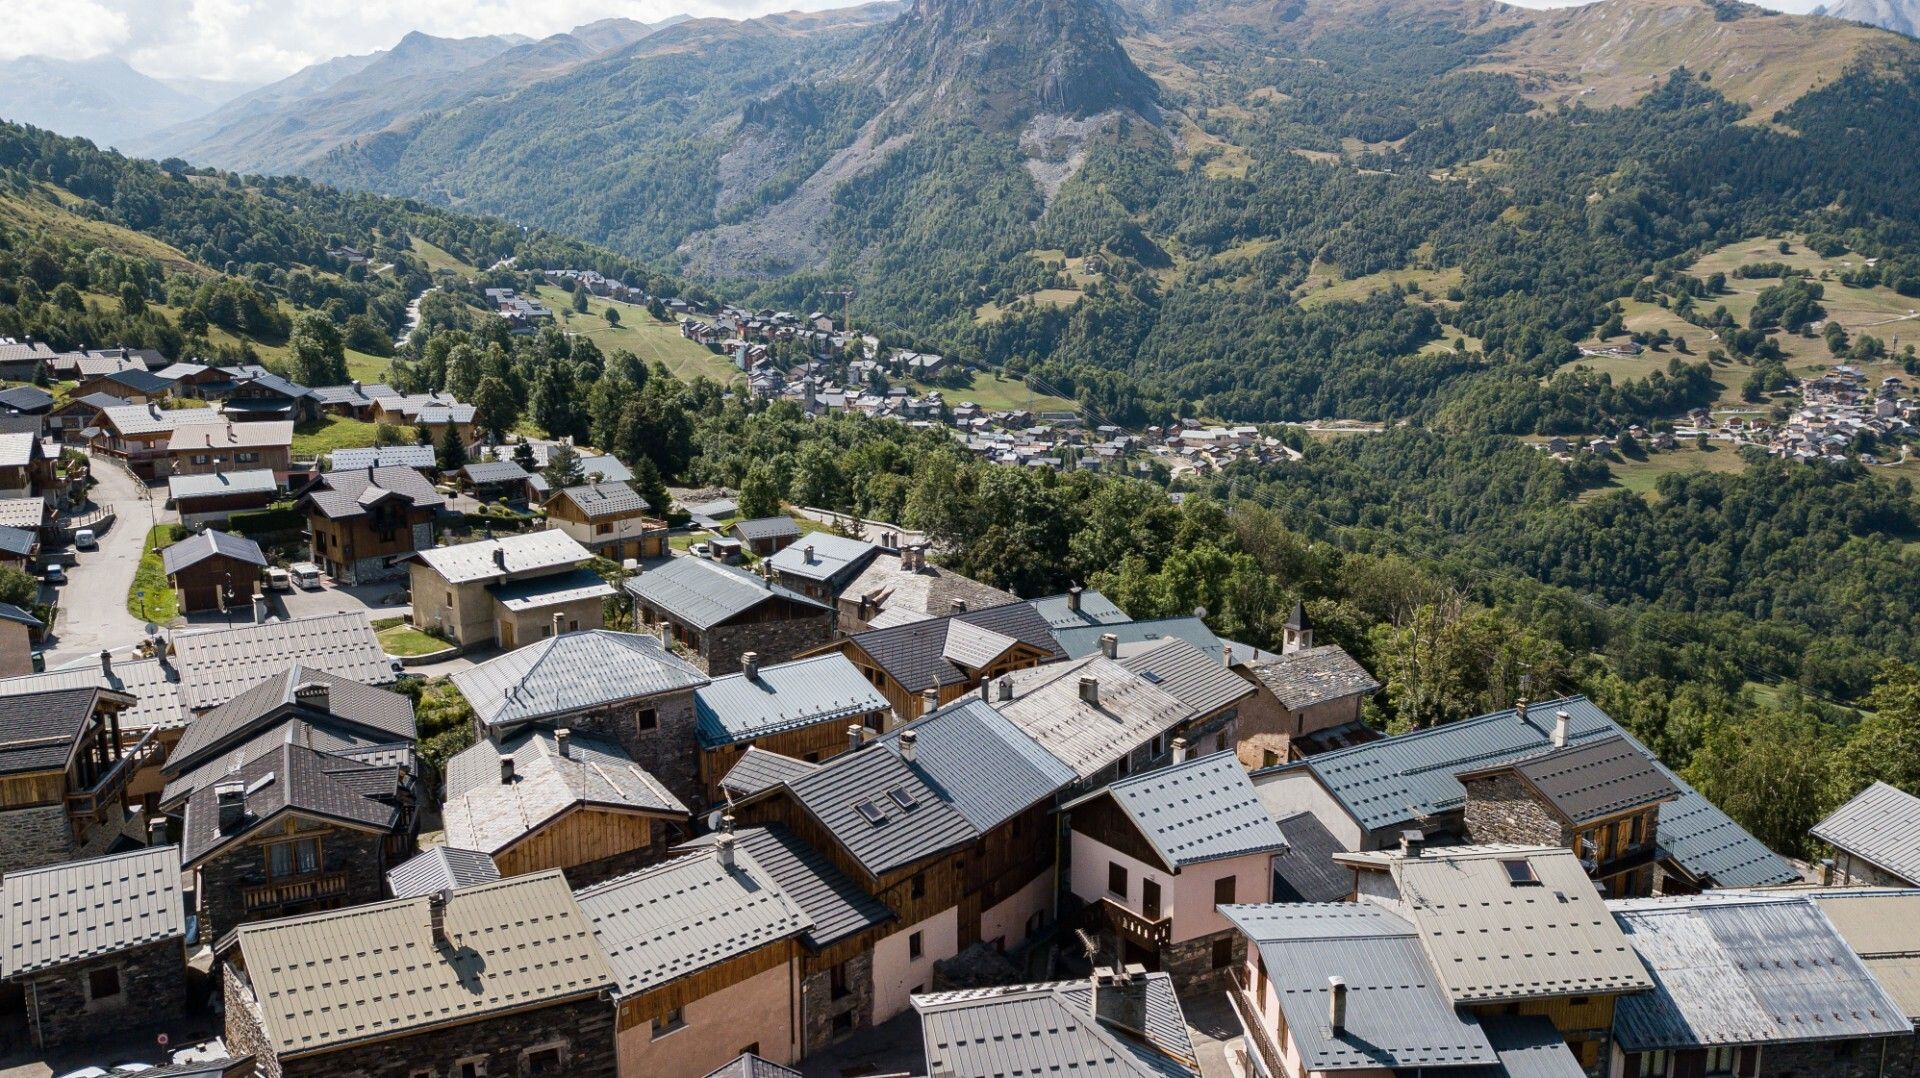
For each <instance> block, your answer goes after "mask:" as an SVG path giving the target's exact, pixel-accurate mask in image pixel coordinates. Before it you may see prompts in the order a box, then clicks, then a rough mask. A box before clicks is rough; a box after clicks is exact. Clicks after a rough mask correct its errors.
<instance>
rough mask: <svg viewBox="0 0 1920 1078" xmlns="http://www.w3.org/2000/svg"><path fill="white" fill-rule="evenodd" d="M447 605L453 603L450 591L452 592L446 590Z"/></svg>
mask: <svg viewBox="0 0 1920 1078" xmlns="http://www.w3.org/2000/svg"><path fill="white" fill-rule="evenodd" d="M447 605H448V606H452V605H453V593H452V592H448V593H447Z"/></svg>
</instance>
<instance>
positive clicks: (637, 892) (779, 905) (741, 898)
mask: <svg viewBox="0 0 1920 1078" xmlns="http://www.w3.org/2000/svg"><path fill="white" fill-rule="evenodd" d="M575 898H577V899H578V900H579V902H580V909H581V911H582V912H584V913H585V914H586V915H587V919H588V921H589V922H590V923H591V924H592V925H593V934H594V936H595V938H596V939H598V940H599V941H600V947H601V949H602V950H603V951H604V952H606V955H607V961H608V962H609V963H610V964H611V965H612V966H613V974H614V976H615V978H617V979H618V981H619V987H618V989H616V991H615V992H614V997H615V998H616V999H620V998H625V997H629V996H634V995H637V994H639V993H642V992H646V991H649V990H651V989H654V988H658V987H659V986H661V985H663V984H667V983H669V982H671V981H674V980H677V979H679V978H681V977H685V976H687V975H688V974H690V973H694V972H696V971H698V970H702V969H706V968H707V967H709V966H714V965H718V964H719V963H721V962H725V961H727V960H729V959H732V958H737V957H739V956H741V955H744V954H749V953H751V952H753V951H757V950H759V949H760V948H762V947H765V946H768V945H769V944H773V943H777V942H779V941H781V940H784V939H790V938H792V937H794V936H798V935H800V934H801V933H802V932H804V931H806V929H807V928H808V927H809V926H810V925H811V923H812V922H811V921H810V920H809V919H808V917H807V915H806V913H805V911H803V910H802V909H801V908H800V906H799V904H798V903H796V902H794V901H793V899H791V898H789V897H787V893H786V892H785V891H784V890H782V889H781V887H780V884H779V882H778V881H777V880H775V879H774V878H773V875H772V874H771V873H769V872H767V871H766V870H765V869H763V868H761V867H760V865H759V863H758V862H757V861H756V860H754V857H753V855H752V854H751V853H748V852H747V851H745V850H742V849H738V848H736V849H735V850H734V854H733V864H732V865H731V866H728V865H725V864H722V863H721V861H720V857H719V851H718V850H717V849H701V850H696V851H695V852H693V853H689V854H685V855H683V856H680V857H676V858H674V859H673V860H671V861H663V862H661V863H660V864H657V865H652V866H650V867H648V868H643V869H641V870H640V871H638V872H635V873H632V874H630V875H626V876H621V877H619V878H617V879H612V880H608V881H607V882H605V883H601V884H595V885H594V886H592V887H588V888H586V889H585V890H583V891H580V892H578V893H577V894H576V895H575Z"/></svg>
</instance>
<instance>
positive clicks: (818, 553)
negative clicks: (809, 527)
mask: <svg viewBox="0 0 1920 1078" xmlns="http://www.w3.org/2000/svg"><path fill="white" fill-rule="evenodd" d="M809 548H811V550H812V554H813V558H812V560H808V558H807V554H808V549H809ZM879 551H880V547H879V546H877V545H876V544H873V543H869V542H867V541H866V540H865V539H852V538H849V537H847V536H844V535H833V534H831V533H829V532H814V533H813V538H811V539H809V540H808V541H807V542H805V543H795V544H794V545H792V546H790V547H787V548H786V549H784V550H782V551H780V552H779V553H777V554H775V555H773V556H772V557H770V558H768V559H767V563H768V564H769V565H771V566H773V568H774V569H775V570H777V571H779V572H782V573H791V574H792V575H794V576H797V577H800V578H802V579H804V580H819V581H832V580H839V579H842V578H844V577H850V576H851V575H852V574H853V573H856V572H858V571H859V570H860V567H861V566H864V565H865V564H866V563H867V560H868V559H869V558H871V557H873V556H874V555H875V554H877V553H879Z"/></svg>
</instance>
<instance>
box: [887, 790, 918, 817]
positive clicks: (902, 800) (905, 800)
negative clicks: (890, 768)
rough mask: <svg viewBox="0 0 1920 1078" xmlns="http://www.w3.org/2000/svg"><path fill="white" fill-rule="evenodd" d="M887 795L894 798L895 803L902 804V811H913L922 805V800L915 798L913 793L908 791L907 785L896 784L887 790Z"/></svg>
mask: <svg viewBox="0 0 1920 1078" xmlns="http://www.w3.org/2000/svg"><path fill="white" fill-rule="evenodd" d="M887 796H888V797H890V798H892V799H893V803H894V804H896V805H899V806H900V811H902V812H912V811H913V810H914V809H917V808H919V807H920V802H918V801H915V800H914V799H913V795H912V794H910V793H908V792H907V788H906V787H905V786H895V787H894V788H893V789H891V790H888V791H887Z"/></svg>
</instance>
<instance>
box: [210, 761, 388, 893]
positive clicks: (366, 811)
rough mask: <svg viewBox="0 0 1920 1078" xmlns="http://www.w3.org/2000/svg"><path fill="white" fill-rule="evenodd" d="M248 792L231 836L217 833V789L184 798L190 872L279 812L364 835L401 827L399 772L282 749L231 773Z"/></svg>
mask: <svg viewBox="0 0 1920 1078" xmlns="http://www.w3.org/2000/svg"><path fill="white" fill-rule="evenodd" d="M233 779H234V781H236V782H238V783H240V784H241V785H242V786H244V787H245V788H246V791H247V793H246V799H245V804H246V817H245V819H244V821H243V823H242V824H241V826H240V827H238V828H235V829H234V830H232V831H228V832H222V831H221V830H220V810H219V807H218V805H217V801H216V799H217V796H218V794H217V790H218V784H209V785H207V786H203V787H201V788H200V789H198V790H195V791H194V792H193V795H192V796H191V797H189V798H187V807H186V811H185V813H184V814H183V815H184V819H183V822H182V824H181V841H180V847H181V848H180V858H181V861H182V862H183V863H184V865H185V866H186V867H188V868H192V867H196V866H197V865H198V864H200V863H201V862H204V861H205V860H206V859H207V858H209V857H212V856H213V855H215V854H217V853H219V852H220V851H221V850H223V849H226V848H227V847H228V846H230V845H232V844H233V843H235V842H239V841H242V840H244V839H245V838H247V837H249V836H250V835H251V834H253V832H254V831H256V830H257V829H258V828H259V826H260V825H261V824H263V823H266V822H267V821H269V820H271V819H273V818H274V817H276V816H278V815H280V813H282V812H297V813H301V814H303V815H311V816H322V817H325V818H327V819H329V820H333V821H335V822H338V823H343V824H346V825H348V826H355V827H358V828H359V829H360V830H367V831H391V830H392V829H393V828H394V827H395V826H396V825H397V823H398V822H399V816H400V810H399V808H398V807H397V804H396V799H397V796H398V792H399V789H400V784H401V782H402V776H401V773H400V769H398V768H395V767H388V766H383V765H379V764H365V763H361V762H359V761H357V760H349V759H346V758H345V757H341V756H334V755H331V754H329V753H324V752H316V751H314V750H312V749H309V748H305V747H303V746H300V745H292V744H285V743H283V744H281V745H279V746H277V747H276V748H275V749H274V751H272V752H270V753H268V754H266V755H265V756H262V757H260V758H258V759H256V760H254V761H252V762H251V763H248V764H246V765H245V766H243V767H242V768H240V770H238V771H235V772H233Z"/></svg>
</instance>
